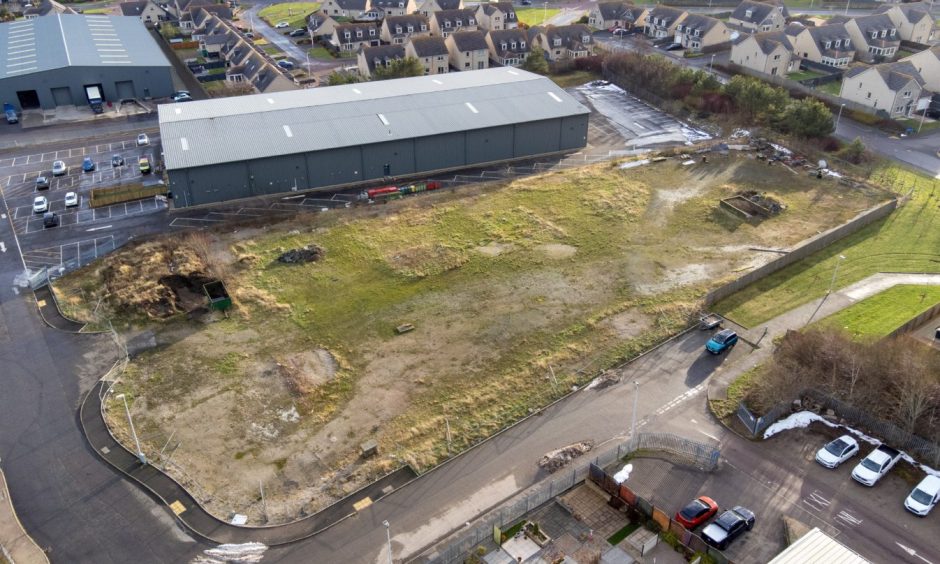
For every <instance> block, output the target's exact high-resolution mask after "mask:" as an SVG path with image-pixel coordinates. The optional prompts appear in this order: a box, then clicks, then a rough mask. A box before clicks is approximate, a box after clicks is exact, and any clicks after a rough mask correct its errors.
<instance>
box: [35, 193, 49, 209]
mask: <svg viewBox="0 0 940 564" xmlns="http://www.w3.org/2000/svg"><path fill="white" fill-rule="evenodd" d="M47 211H49V200H47V199H46V197H45V196H36V197H35V198H34V199H33V213H46V212H47Z"/></svg>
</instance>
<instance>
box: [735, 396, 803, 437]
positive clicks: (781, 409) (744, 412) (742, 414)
mask: <svg viewBox="0 0 940 564" xmlns="http://www.w3.org/2000/svg"><path fill="white" fill-rule="evenodd" d="M789 410H790V404H789V403H787V402H781V403H778V404H777V405H775V406H774V407H773V409H771V410H770V411H768V412H767V413H765V414H764V415H762V416H760V417H757V416H756V415H754V414H753V413H751V410H749V409H748V408H747V406H746V405H744V402H741V403H739V404H738V410H737V412H736V413H737V416H738V419H739V420H740V421H741V423H742V424H744V427H745V428H746V429H747V430H748V431H749V432H750V433H751V436H752V437H757V436H758V435H760V434H761V433H763V432H764V430H765V429H767V427H770V425H771V424H772V423H774V422H775V421H776V420H777V419H780V417H781V416H782V415H783V414H784V413H786V412H787V411H789Z"/></svg>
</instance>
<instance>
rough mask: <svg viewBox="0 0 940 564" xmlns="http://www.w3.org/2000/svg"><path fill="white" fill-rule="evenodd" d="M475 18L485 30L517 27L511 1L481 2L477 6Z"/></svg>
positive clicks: (517, 22) (517, 23)
mask: <svg viewBox="0 0 940 564" xmlns="http://www.w3.org/2000/svg"><path fill="white" fill-rule="evenodd" d="M476 18H477V22H478V24H479V26H480V28H481V29H483V30H486V31H498V30H502V29H513V28H516V27H519V20H517V19H516V9H515V8H513V7H512V2H489V3H487V2H481V3H480V4H479V5H478V6H477V11H476Z"/></svg>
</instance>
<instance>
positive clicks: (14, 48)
mask: <svg viewBox="0 0 940 564" xmlns="http://www.w3.org/2000/svg"><path fill="white" fill-rule="evenodd" d="M68 66H73V67H98V66H109V67H110V66H134V67H142V66H146V67H168V66H170V62H169V61H167V60H166V57H165V56H164V55H163V52H162V51H161V50H160V47H159V46H158V45H157V44H156V42H155V41H154V39H153V37H152V36H151V35H150V33H148V32H147V29H146V28H145V27H144V24H143V23H142V22H141V21H140V18H138V17H133V16H131V17H123V16H83V15H68V14H55V15H50V16H43V17H40V18H35V19H31V20H19V21H15V22H10V23H4V24H0V78H6V77H9V76H22V75H25V74H30V73H35V72H42V71H47V70H52V69H58V68H62V67H68Z"/></svg>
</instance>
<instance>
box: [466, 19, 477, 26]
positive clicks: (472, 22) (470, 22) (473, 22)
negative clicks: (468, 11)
mask: <svg viewBox="0 0 940 564" xmlns="http://www.w3.org/2000/svg"><path fill="white" fill-rule="evenodd" d="M467 25H476V22H475V21H473V18H470V19H469V20H467Z"/></svg>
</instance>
